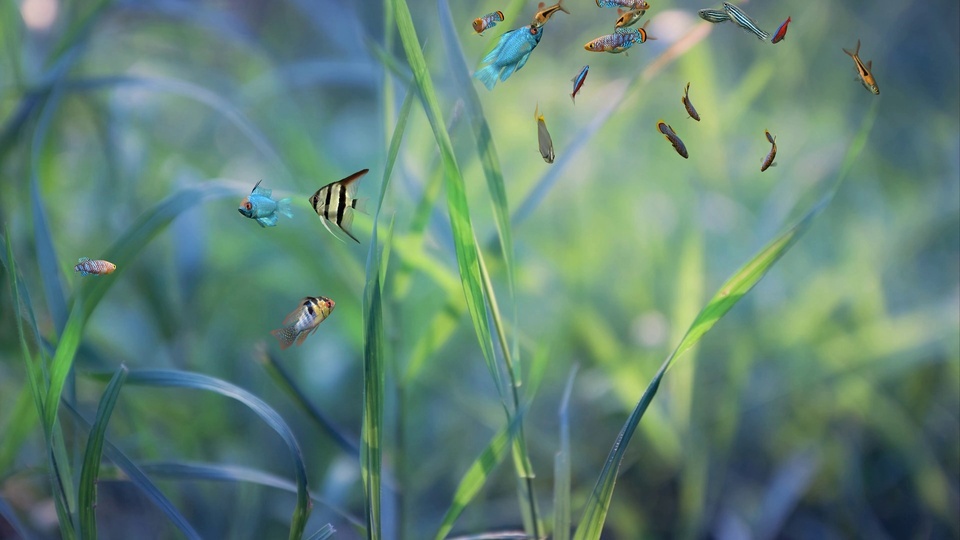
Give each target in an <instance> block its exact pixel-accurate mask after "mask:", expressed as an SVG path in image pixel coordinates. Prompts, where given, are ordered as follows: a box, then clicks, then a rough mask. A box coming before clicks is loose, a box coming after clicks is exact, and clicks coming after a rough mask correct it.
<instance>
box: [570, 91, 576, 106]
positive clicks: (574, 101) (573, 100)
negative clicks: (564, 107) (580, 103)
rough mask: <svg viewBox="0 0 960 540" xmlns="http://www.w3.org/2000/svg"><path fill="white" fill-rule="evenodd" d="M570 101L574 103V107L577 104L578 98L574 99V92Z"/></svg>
mask: <svg viewBox="0 0 960 540" xmlns="http://www.w3.org/2000/svg"><path fill="white" fill-rule="evenodd" d="M570 101H572V102H573V104H574V105H576V104H577V100H576V98H574V97H573V92H571V93H570Z"/></svg>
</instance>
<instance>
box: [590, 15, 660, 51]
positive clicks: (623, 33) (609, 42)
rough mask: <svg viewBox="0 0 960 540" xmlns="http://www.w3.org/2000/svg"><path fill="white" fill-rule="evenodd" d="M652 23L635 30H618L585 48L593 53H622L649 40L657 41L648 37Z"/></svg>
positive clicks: (644, 24)
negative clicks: (636, 44) (648, 29)
mask: <svg viewBox="0 0 960 540" xmlns="http://www.w3.org/2000/svg"><path fill="white" fill-rule="evenodd" d="M649 22H650V21H649V20H648V21H647V22H645V23H643V26H641V27H640V28H637V29H634V30H627V29H625V28H617V31H616V32H614V33H613V34H608V35H606V36H600V37H598V38H597V39H595V40H593V41H591V42H589V43H587V44H586V45H584V46H583V48H584V49H586V50H588V51H591V52H608V53H613V54H617V53H622V52H624V51H626V50H627V49H629V48H630V47H633V44H634V43H644V42H645V41H647V40H648V39H656V38H654V37H649V36H647V30H646V26H647V23H649Z"/></svg>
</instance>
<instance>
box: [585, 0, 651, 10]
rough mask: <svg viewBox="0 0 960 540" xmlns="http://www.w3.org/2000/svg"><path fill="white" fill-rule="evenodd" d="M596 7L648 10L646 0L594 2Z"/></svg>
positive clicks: (598, 0) (600, 0)
mask: <svg viewBox="0 0 960 540" xmlns="http://www.w3.org/2000/svg"><path fill="white" fill-rule="evenodd" d="M596 1H597V7H602V8H612V7H624V8H627V9H630V10H641V9H642V10H647V9H650V4H648V3H647V2H646V0H596Z"/></svg>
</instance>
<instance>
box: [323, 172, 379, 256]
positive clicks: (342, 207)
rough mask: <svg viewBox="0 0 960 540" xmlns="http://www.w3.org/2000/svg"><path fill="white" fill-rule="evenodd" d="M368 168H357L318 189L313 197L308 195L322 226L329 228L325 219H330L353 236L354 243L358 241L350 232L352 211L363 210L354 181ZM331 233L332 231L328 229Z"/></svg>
mask: <svg viewBox="0 0 960 540" xmlns="http://www.w3.org/2000/svg"><path fill="white" fill-rule="evenodd" d="M369 171H370V169H363V170H359V171H357V172H355V173H353V174H351V175H350V176H348V177H346V178H344V179H343V180H337V181H336V182H331V183H329V184H327V185H325V186H323V187H322V188H320V189H318V190H317V192H316V193H314V194H313V197H310V204H311V205H313V209H314V210H316V211H317V215H318V216H320V217H321V218H323V220H324V221H323V226H324V227H326V228H327V230H328V231H329V230H330V227H329V226H328V225H327V221H332V222H333V223H336V224H337V227H340V230H342V231H343V232H345V233H347V236H349V237H350V238H353V240H354V241H355V242H356V243H358V244H359V243H360V241H359V240H357V237H356V236H354V235H353V233H352V232H350V225H351V224H352V223H353V211H354V210H360V211H363V208H361V206H362V205H363V202H364V201H362V200H359V199H357V198H356V197H355V196H356V194H357V186H356V182H357V180H359V179H360V177H362V176H363V175H365V174H367V173H368V172H369ZM330 234H333V231H330Z"/></svg>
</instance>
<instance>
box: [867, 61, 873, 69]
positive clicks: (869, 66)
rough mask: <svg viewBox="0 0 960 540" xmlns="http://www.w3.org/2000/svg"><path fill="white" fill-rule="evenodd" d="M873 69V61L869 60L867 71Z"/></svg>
mask: <svg viewBox="0 0 960 540" xmlns="http://www.w3.org/2000/svg"><path fill="white" fill-rule="evenodd" d="M872 69H873V60H867V71H870V70H872Z"/></svg>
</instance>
